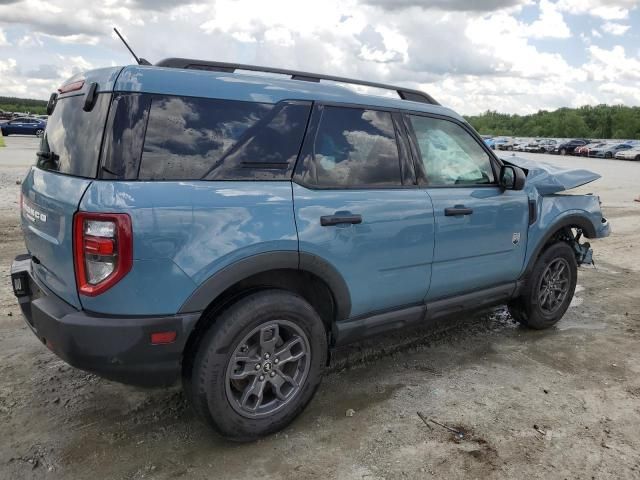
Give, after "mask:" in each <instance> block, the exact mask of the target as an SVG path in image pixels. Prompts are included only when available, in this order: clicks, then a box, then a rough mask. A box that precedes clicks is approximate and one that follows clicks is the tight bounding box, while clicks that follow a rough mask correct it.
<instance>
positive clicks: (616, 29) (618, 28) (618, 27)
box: [602, 22, 631, 35]
mask: <svg viewBox="0 0 640 480" xmlns="http://www.w3.org/2000/svg"><path fill="white" fill-rule="evenodd" d="M630 28H631V26H630V25H623V24H622V23H615V22H605V23H604V24H603V25H602V30H604V31H605V32H607V33H610V34H611V35H624V34H625V33H627V30H629V29H630Z"/></svg>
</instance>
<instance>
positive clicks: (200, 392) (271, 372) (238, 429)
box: [184, 290, 327, 441]
mask: <svg viewBox="0 0 640 480" xmlns="http://www.w3.org/2000/svg"><path fill="white" fill-rule="evenodd" d="M212 320H214V322H213V324H212V326H211V327H210V328H209V330H208V331H207V332H206V334H205V335H204V337H203V339H202V341H201V342H200V345H199V347H198V349H197V351H196V353H195V356H194V358H193V361H192V362H193V363H192V365H191V368H190V370H191V371H190V372H185V374H186V378H185V381H184V387H185V391H186V394H187V396H188V397H189V399H190V400H191V403H192V405H193V407H194V409H195V410H196V412H197V413H198V414H199V415H200V416H201V417H202V418H203V419H204V420H206V421H207V422H208V423H209V424H210V425H211V426H213V428H214V429H215V430H217V431H218V432H219V433H220V434H222V435H223V436H224V437H226V438H229V439H231V440H236V441H250V440H255V439H257V438H259V437H262V436H264V435H268V434H270V433H274V432H276V431H278V430H281V429H282V428H284V427H285V426H287V425H288V424H289V423H290V422H291V421H293V419H294V418H295V417H296V416H297V415H298V414H299V413H300V412H301V411H302V410H303V409H304V407H305V406H306V405H307V404H308V403H309V401H310V400H311V398H312V397H313V395H314V393H315V391H316V389H317V388H318V385H319V384H320V380H321V378H322V373H323V369H324V366H325V364H326V358H327V334H326V331H325V328H324V325H323V323H322V320H321V319H320V317H319V316H318V314H317V313H316V312H315V310H314V309H313V308H312V307H311V305H309V304H308V303H307V302H306V301H305V300H304V299H303V298H301V297H299V296H298V295H295V294H292V293H289V292H286V291H280V290H265V291H261V292H256V293H253V294H251V295H248V296H247V297H245V298H243V299H242V300H240V301H238V302H237V303H235V304H233V305H232V306H231V307H230V308H228V309H227V310H225V311H224V312H223V313H222V314H221V315H220V316H219V317H218V318H216V319H212Z"/></svg>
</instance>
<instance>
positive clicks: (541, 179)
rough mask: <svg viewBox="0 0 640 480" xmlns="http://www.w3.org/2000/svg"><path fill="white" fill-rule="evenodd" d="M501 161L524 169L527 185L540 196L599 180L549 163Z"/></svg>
mask: <svg viewBox="0 0 640 480" xmlns="http://www.w3.org/2000/svg"><path fill="white" fill-rule="evenodd" d="M502 160H503V161H504V162H505V163H510V164H512V165H515V166H517V167H520V168H523V169H525V170H526V173H527V184H528V185H532V186H534V187H535V188H536V189H537V190H538V192H539V193H540V194H541V195H549V194H551V193H557V192H562V191H563V190H570V189H572V188H576V187H579V186H581V185H585V184H587V183H590V182H593V181H594V180H597V179H599V178H600V175H598V174H597V173H594V172H592V171H590V170H584V169H582V168H562V167H556V166H555V165H551V164H549V163H545V162H536V161H532V160H527V159H525V158H521V157H516V156H513V157H508V158H503V159H502Z"/></svg>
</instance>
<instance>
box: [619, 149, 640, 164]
mask: <svg viewBox="0 0 640 480" xmlns="http://www.w3.org/2000/svg"><path fill="white" fill-rule="evenodd" d="M615 158H617V159H618V160H636V161H638V162H640V146H633V148H629V149H627V150H620V151H619V152H617V153H616V154H615Z"/></svg>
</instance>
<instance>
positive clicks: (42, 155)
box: [36, 150, 60, 168]
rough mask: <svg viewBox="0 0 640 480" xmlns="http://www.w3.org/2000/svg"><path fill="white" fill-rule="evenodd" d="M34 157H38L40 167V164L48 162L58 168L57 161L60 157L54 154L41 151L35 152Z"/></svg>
mask: <svg viewBox="0 0 640 480" xmlns="http://www.w3.org/2000/svg"><path fill="white" fill-rule="evenodd" d="M36 156H37V157H38V165H40V163H41V162H42V163H43V164H46V163H49V162H50V163H51V164H53V165H54V167H55V168H57V167H58V160H60V156H59V155H56V154H55V153H54V152H45V151H43V150H40V151H37V152H36ZM40 166H42V165H40Z"/></svg>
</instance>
